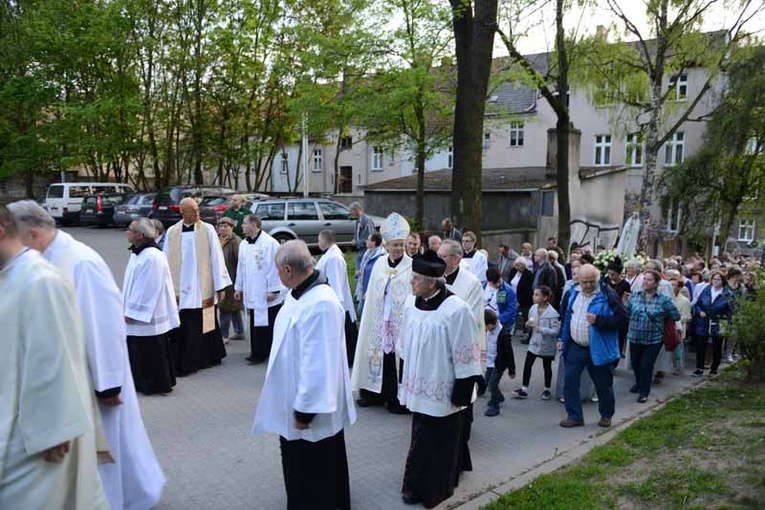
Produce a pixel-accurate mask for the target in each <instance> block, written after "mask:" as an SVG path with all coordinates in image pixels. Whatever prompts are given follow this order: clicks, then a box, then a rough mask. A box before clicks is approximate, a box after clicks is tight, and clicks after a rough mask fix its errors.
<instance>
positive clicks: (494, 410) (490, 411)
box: [483, 406, 499, 416]
mask: <svg viewBox="0 0 765 510" xmlns="http://www.w3.org/2000/svg"><path fill="white" fill-rule="evenodd" d="M498 414H499V407H497V406H489V407H487V408H486V412H485V413H483V415H484V416H497V415H498Z"/></svg>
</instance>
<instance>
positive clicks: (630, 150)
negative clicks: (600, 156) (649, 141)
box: [624, 133, 643, 166]
mask: <svg viewBox="0 0 765 510" xmlns="http://www.w3.org/2000/svg"><path fill="white" fill-rule="evenodd" d="M624 163H625V164H627V165H629V166H643V139H642V137H641V136H640V135H638V134H637V133H633V134H631V135H627V154H626V155H625V157H624Z"/></svg>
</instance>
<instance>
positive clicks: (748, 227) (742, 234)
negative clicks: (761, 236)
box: [738, 217, 754, 243]
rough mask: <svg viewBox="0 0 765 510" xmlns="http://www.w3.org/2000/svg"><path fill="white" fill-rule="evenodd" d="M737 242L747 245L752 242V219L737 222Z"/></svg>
mask: <svg viewBox="0 0 765 510" xmlns="http://www.w3.org/2000/svg"><path fill="white" fill-rule="evenodd" d="M738 240H739V241H744V242H747V243H751V242H752V241H754V218H751V217H749V218H741V219H740V220H738Z"/></svg>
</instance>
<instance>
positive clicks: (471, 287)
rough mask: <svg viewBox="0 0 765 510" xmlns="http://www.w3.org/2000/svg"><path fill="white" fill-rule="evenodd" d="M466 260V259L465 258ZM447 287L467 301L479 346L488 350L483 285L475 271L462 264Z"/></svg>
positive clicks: (483, 350)
mask: <svg viewBox="0 0 765 510" xmlns="http://www.w3.org/2000/svg"><path fill="white" fill-rule="evenodd" d="M463 260H464V259H463ZM446 288H447V289H449V290H450V291H452V292H453V293H454V295H456V296H457V297H459V298H461V299H462V300H463V301H464V302H465V303H467V305H468V307H469V308H470V311H471V312H472V314H473V320H475V323H476V326H477V327H478V332H477V333H476V338H475V342H476V345H478V346H479V348H480V350H481V352H485V351H486V334H485V330H486V325H485V324H484V318H483V311H484V300H483V287H482V286H481V282H479V281H478V278H476V277H475V276H474V275H473V273H471V272H470V271H466V270H465V268H464V267H462V266H460V269H459V272H458V273H457V278H456V279H455V280H454V283H453V284H451V285H450V284H448V283H447V284H446Z"/></svg>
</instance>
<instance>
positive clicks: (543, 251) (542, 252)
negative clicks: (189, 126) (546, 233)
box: [534, 248, 550, 262]
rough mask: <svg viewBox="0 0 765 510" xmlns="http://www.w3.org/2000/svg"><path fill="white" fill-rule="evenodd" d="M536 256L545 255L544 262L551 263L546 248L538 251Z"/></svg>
mask: <svg viewBox="0 0 765 510" xmlns="http://www.w3.org/2000/svg"><path fill="white" fill-rule="evenodd" d="M534 255H544V261H545V262H549V260H550V254H548V253H547V250H545V249H544V248H539V249H538V250H537V251H535V252H534Z"/></svg>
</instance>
